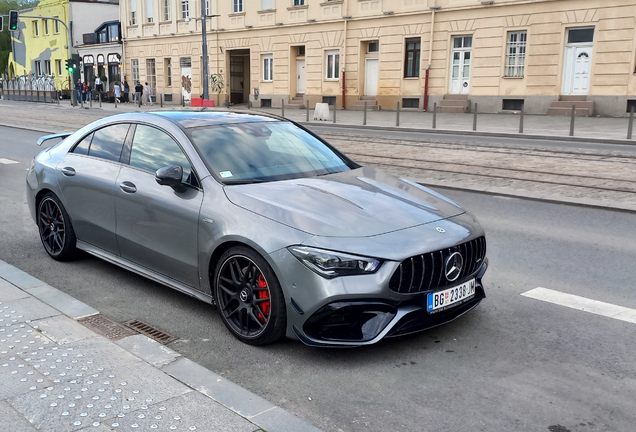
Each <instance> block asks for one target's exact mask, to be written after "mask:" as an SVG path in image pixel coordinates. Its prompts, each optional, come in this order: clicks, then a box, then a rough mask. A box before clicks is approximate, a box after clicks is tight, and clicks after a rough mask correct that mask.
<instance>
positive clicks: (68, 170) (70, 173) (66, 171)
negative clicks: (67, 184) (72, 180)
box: [62, 167, 75, 177]
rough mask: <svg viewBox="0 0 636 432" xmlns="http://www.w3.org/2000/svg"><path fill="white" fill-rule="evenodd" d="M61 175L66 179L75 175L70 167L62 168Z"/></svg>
mask: <svg viewBox="0 0 636 432" xmlns="http://www.w3.org/2000/svg"><path fill="white" fill-rule="evenodd" d="M62 174H64V175H65V176H66V177H73V176H74V175H75V169H73V168H71V167H64V168H62Z"/></svg>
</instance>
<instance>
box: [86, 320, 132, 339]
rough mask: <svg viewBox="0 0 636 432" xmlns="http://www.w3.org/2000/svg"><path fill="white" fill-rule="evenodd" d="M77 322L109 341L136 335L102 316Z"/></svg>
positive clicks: (129, 329) (127, 328)
mask: <svg viewBox="0 0 636 432" xmlns="http://www.w3.org/2000/svg"><path fill="white" fill-rule="evenodd" d="M77 322H79V323H81V324H83V325H84V326H85V327H87V328H88V329H90V330H93V331H94V332H95V333H97V334H100V335H102V336H105V337H107V338H108V339H110V340H118V339H122V338H125V337H128V336H133V335H136V334H138V333H137V332H136V331H134V330H133V329H131V328H129V327H126V326H125V325H122V324H119V323H118V322H115V321H113V320H111V319H108V318H106V317H105V316H104V315H101V314H97V315H91V316H87V317H85V318H80V319H78V320H77Z"/></svg>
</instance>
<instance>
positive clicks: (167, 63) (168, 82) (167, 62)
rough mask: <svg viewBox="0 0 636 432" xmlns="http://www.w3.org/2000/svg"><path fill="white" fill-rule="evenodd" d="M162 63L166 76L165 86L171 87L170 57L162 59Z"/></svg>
mask: <svg viewBox="0 0 636 432" xmlns="http://www.w3.org/2000/svg"><path fill="white" fill-rule="evenodd" d="M163 64H164V65H165V68H166V70H165V72H164V74H165V76H166V87H172V59H169V58H167V59H164V60H163Z"/></svg>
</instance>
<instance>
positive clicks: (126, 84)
mask: <svg viewBox="0 0 636 432" xmlns="http://www.w3.org/2000/svg"><path fill="white" fill-rule="evenodd" d="M129 94H130V86H129V85H128V81H126V75H124V103H128V102H130V100H129V99H128V95H129Z"/></svg>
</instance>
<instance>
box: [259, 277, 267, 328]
mask: <svg viewBox="0 0 636 432" xmlns="http://www.w3.org/2000/svg"><path fill="white" fill-rule="evenodd" d="M258 287H259V288H267V282H266V281H265V278H264V277H263V274H262V273H261V275H260V276H259V277H258ZM258 298H259V299H269V290H259V291H258ZM269 307H270V302H269V300H268V301H264V302H263V303H261V310H262V311H263V315H265V317H268V316H269ZM263 315H261V313H260V312H259V314H258V319H259V320H261V322H262V323H263V324H265V321H266V319H265V317H264V316H263Z"/></svg>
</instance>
